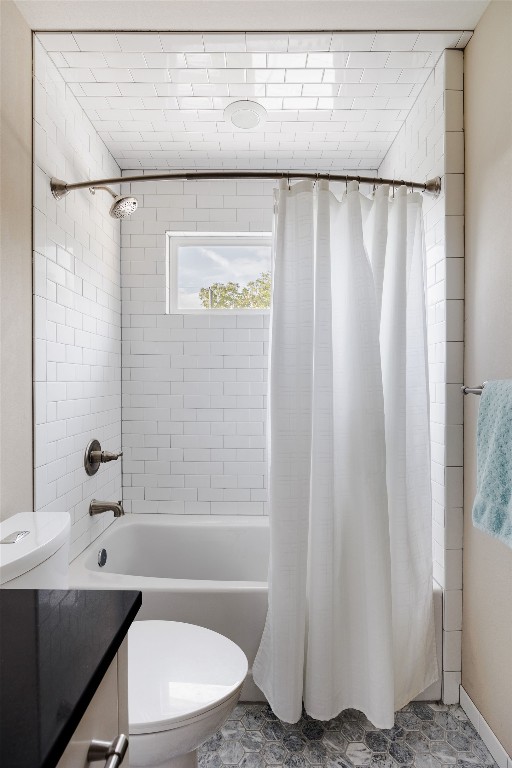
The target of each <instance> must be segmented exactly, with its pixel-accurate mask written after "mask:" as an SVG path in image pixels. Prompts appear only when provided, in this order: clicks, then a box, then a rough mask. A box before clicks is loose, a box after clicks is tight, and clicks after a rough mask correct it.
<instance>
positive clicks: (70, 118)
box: [34, 38, 121, 559]
mask: <svg viewBox="0 0 512 768" xmlns="http://www.w3.org/2000/svg"><path fill="white" fill-rule="evenodd" d="M34 56H35V75H34V421H35V446H34V465H35V483H34V488H35V510H36V511H39V510H56V511H59V512H69V513H70V515H71V521H72V529H71V552H70V556H71V559H72V558H73V557H75V556H76V555H77V554H79V552H81V551H82V550H83V549H85V547H87V545H88V544H89V543H90V542H91V541H92V540H93V539H95V538H96V537H97V536H98V535H99V534H100V533H101V532H102V531H103V530H104V528H105V527H106V526H107V525H109V523H110V522H111V521H112V519H113V516H112V513H110V512H108V513H104V514H102V515H99V516H97V517H95V518H91V517H90V516H89V514H88V510H89V502H90V500H91V499H92V498H94V497H96V498H99V499H105V500H117V499H120V498H121V462H112V463H110V464H107V465H105V466H102V467H101V468H100V470H99V472H98V473H97V474H96V475H94V476H93V477H88V476H87V475H86V473H85V470H84V466H83V455H84V450H85V447H86V445H87V443H88V442H89V440H90V439H91V438H92V437H97V438H98V439H99V440H100V442H101V444H102V447H103V448H105V449H107V450H116V449H118V448H119V447H120V445H121V285H120V227H119V222H118V221H116V220H115V219H112V218H111V217H110V216H109V215H108V211H109V208H110V204H111V201H110V198H109V197H108V196H107V195H106V193H104V192H98V193H97V194H96V195H95V196H93V195H91V194H90V193H89V192H88V191H87V190H83V191H80V192H73V193H71V194H70V195H69V196H68V197H67V198H65V199H64V200H61V201H60V202H57V201H56V200H55V199H54V198H53V196H52V194H51V191H50V177H51V176H57V177H59V178H64V179H68V180H72V181H74V180H79V179H83V178H94V177H96V178H98V177H102V176H118V175H119V174H120V171H119V168H118V166H117V164H116V163H115V161H114V160H113V158H112V156H111V155H110V154H109V152H108V151H107V149H106V147H105V145H104V144H103V142H102V141H101V139H100V138H99V137H98V134H97V132H96V130H95V129H94V127H93V126H92V124H91V123H90V121H89V119H88V118H87V117H86V116H85V114H84V112H83V110H82V108H81V107H80V105H79V104H78V102H77V100H76V98H75V96H74V95H73V93H72V92H71V91H70V89H69V86H68V85H66V83H65V82H64V80H63V79H62V76H61V75H60V74H59V72H58V71H57V69H56V67H55V65H54V63H53V62H52V61H51V59H50V58H49V56H48V54H47V53H46V52H45V51H44V49H43V48H42V46H41V44H40V43H39V41H38V40H37V38H36V39H35V41H34Z"/></svg>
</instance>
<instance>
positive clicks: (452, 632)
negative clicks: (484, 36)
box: [379, 50, 464, 704]
mask: <svg viewBox="0 0 512 768" xmlns="http://www.w3.org/2000/svg"><path fill="white" fill-rule="evenodd" d="M462 89H463V52H462V51H459V50H447V51H445V53H444V54H443V56H442V58H441V59H440V60H439V62H438V63H437V65H436V67H435V69H434V71H433V72H432V74H431V75H430V76H429V78H428V80H427V81H426V83H425V86H424V88H423V90H422V92H421V94H420V96H419V97H418V100H417V102H416V104H415V105H414V107H413V109H412V110H411V112H410V114H409V116H408V117H407V119H406V121H405V123H404V125H403V127H402V129H401V130H400V132H399V133H398V136H397V138H396V140H395V142H394V143H393V145H392V146H391V149H390V150H389V152H388V154H387V156H386V158H385V159H384V162H383V163H382V165H381V167H380V169H379V172H380V174H381V175H382V176H391V177H394V178H414V179H415V178H419V179H422V178H424V179H427V178H431V177H433V176H441V177H442V180H443V191H442V193H441V195H440V196H439V197H438V198H437V200H433V199H431V198H430V199H429V198H428V197H427V196H425V199H424V210H425V242H426V249H427V303H428V310H427V311H428V340H429V349H428V352H429V368H430V398H431V404H430V416H431V454H432V455H431V458H432V526H433V554H434V577H435V579H436V581H438V582H439V584H440V585H441V586H442V587H443V593H444V594H443V600H444V606H443V649H444V659H443V700H444V701H445V703H447V704H454V703H456V702H457V701H458V700H459V684H460V670H461V654H460V639H461V629H462V517H463V515H462V504H463V501H462V478H463V461H462V453H463V413H462V411H463V406H462V398H463V396H462V394H461V392H460V387H461V385H462V375H463V351H464V344H463V342H464V239H463V231H464V133H463V130H462V129H463V90H462Z"/></svg>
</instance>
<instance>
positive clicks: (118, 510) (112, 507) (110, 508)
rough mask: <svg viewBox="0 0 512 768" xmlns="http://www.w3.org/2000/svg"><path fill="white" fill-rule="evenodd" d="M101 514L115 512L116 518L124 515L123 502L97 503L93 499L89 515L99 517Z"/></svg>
mask: <svg viewBox="0 0 512 768" xmlns="http://www.w3.org/2000/svg"><path fill="white" fill-rule="evenodd" d="M101 512H113V513H114V517H121V515H124V509H123V502H122V501H97V500H96V499H93V500H92V501H91V503H90V504H89V514H90V515H99V514H100V513H101Z"/></svg>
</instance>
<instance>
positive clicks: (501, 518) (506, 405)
mask: <svg viewBox="0 0 512 768" xmlns="http://www.w3.org/2000/svg"><path fill="white" fill-rule="evenodd" d="M476 441H477V442H476V446H477V476H476V485H477V490H476V497H475V502H474V504H473V525H475V526H476V527H477V528H480V530H482V531H485V532H486V533H489V534H490V535H491V536H495V537H496V538H497V539H499V540H500V541H502V542H503V543H504V544H507V545H508V546H509V547H512V381H510V380H507V381H489V382H487V383H486V385H485V387H484V389H483V392H482V396H481V400H480V410H479V412H478V426H477V437H476Z"/></svg>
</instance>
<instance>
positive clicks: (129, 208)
mask: <svg viewBox="0 0 512 768" xmlns="http://www.w3.org/2000/svg"><path fill="white" fill-rule="evenodd" d="M97 189H104V190H105V191H106V192H108V193H109V194H110V195H112V197H113V198H114V202H113V203H112V205H111V206H110V211H109V214H110V215H111V216H112V218H113V219H127V218H128V216H131V215H132V213H133V212H134V211H136V210H137V206H138V202H137V198H136V197H132V196H131V195H116V193H115V192H112V190H111V189H110V187H91V188H90V189H89V192H90V193H91V195H94V193H95V192H96V190H97Z"/></svg>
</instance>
